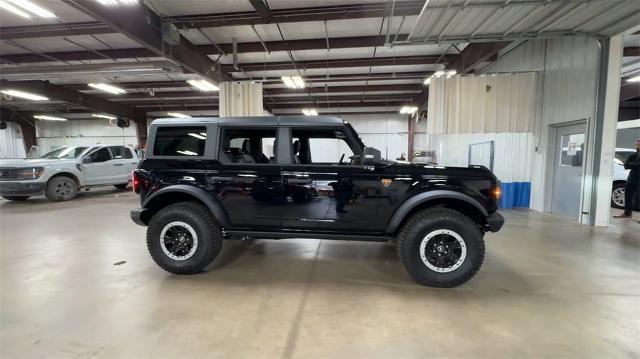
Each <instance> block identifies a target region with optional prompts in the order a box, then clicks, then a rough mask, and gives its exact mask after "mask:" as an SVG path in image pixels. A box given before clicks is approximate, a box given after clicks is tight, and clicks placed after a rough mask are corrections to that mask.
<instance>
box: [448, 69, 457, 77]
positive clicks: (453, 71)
mask: <svg viewBox="0 0 640 359" xmlns="http://www.w3.org/2000/svg"><path fill="white" fill-rule="evenodd" d="M457 73H458V71H456V70H449V71H447V78H451V76H455V75H456V74H457Z"/></svg>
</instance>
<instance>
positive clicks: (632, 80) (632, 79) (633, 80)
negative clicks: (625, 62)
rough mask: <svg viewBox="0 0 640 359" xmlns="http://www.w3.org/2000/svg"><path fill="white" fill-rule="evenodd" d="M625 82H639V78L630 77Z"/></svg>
mask: <svg viewBox="0 0 640 359" xmlns="http://www.w3.org/2000/svg"><path fill="white" fill-rule="evenodd" d="M627 82H640V76H636V77H632V78H630V79H628V80H627Z"/></svg>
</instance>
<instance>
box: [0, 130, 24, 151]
mask: <svg viewBox="0 0 640 359" xmlns="http://www.w3.org/2000/svg"><path fill="white" fill-rule="evenodd" d="M25 157H26V155H25V151H24V142H23V140H22V132H21V130H20V126H18V124H17V123H15V122H7V128H6V129H4V130H0V158H25Z"/></svg>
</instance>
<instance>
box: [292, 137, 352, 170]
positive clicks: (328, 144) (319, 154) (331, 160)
mask: <svg viewBox="0 0 640 359" xmlns="http://www.w3.org/2000/svg"><path fill="white" fill-rule="evenodd" d="M347 141H348V138H347V136H346V135H345V134H344V133H343V132H342V131H339V130H324V131H318V130H294V131H293V134H292V144H291V145H292V151H293V161H294V162H295V163H300V164H338V163H340V158H341V157H342V155H343V154H344V158H343V160H342V163H343V164H350V163H351V157H352V156H353V154H354V152H353V150H352V149H351V146H350V145H349V143H348V142H347Z"/></svg>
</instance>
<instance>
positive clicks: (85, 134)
mask: <svg viewBox="0 0 640 359" xmlns="http://www.w3.org/2000/svg"><path fill="white" fill-rule="evenodd" d="M36 141H37V143H38V148H39V150H40V153H41V154H42V153H44V152H47V151H49V150H51V149H53V148H56V147H59V146H63V145H93V144H108V145H125V146H136V145H137V144H138V139H137V137H136V129H135V125H131V126H129V127H127V128H125V129H122V128H119V127H115V126H110V125H109V122H108V121H106V120H69V121H65V122H57V121H37V122H36Z"/></svg>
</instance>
